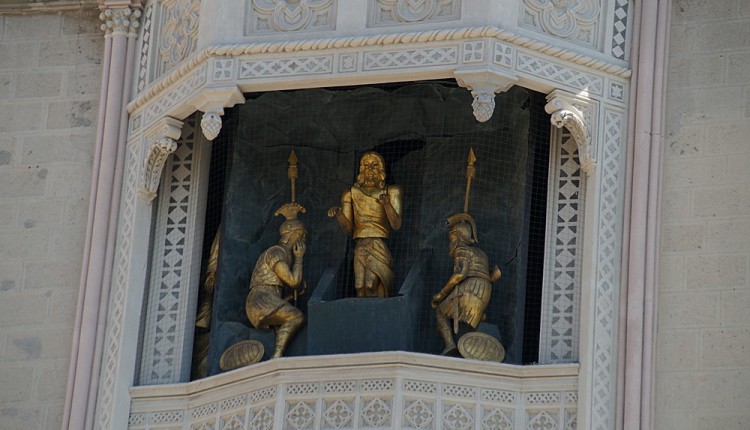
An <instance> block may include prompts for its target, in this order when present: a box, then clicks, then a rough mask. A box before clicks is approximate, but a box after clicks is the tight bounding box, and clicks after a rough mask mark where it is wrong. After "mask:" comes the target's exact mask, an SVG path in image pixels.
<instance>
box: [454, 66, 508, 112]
mask: <svg viewBox="0 0 750 430" xmlns="http://www.w3.org/2000/svg"><path fill="white" fill-rule="evenodd" d="M453 73H454V76H455V78H456V82H458V85H460V86H462V87H464V88H467V89H469V91H471V95H472V96H473V97H474V101H473V102H472V103H471V107H472V108H473V109H474V118H476V119H477V121H479V122H486V121H488V120H489V119H490V118H492V114H493V113H494V112H495V94H497V93H502V92H505V91H508V90H509V89H510V87H512V86H513V85H514V84H515V83H516V82H517V81H518V78H517V77H515V76H512V75H510V74H508V73H505V72H500V71H498V70H495V69H489V68H487V69H464V70H456V71H454V72H453Z"/></svg>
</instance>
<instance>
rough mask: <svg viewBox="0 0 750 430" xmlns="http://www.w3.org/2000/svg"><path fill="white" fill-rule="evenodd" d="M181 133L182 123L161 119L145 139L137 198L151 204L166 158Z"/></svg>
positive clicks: (175, 146) (173, 148)
mask: <svg viewBox="0 0 750 430" xmlns="http://www.w3.org/2000/svg"><path fill="white" fill-rule="evenodd" d="M181 133H182V121H179V120H176V119H174V118H169V117H166V118H163V119H162V120H160V121H159V122H158V123H157V124H156V125H155V126H154V127H152V130H151V132H147V137H146V145H147V148H146V157H145V160H144V162H143V175H142V176H141V181H140V188H139V189H138V198H140V199H141V200H143V201H144V202H146V203H151V201H153V200H154V197H156V193H157V191H158V190H159V183H160V182H161V173H162V170H164V164H165V163H166V162H167V157H169V155H170V154H172V153H173V152H174V151H175V150H176V149H177V142H175V141H176V140H177V139H179V138H180V134H181Z"/></svg>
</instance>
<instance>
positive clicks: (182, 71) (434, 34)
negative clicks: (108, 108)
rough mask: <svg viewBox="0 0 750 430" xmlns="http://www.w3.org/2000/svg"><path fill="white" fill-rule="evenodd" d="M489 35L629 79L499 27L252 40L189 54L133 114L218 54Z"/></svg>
mask: <svg viewBox="0 0 750 430" xmlns="http://www.w3.org/2000/svg"><path fill="white" fill-rule="evenodd" d="M481 38H489V39H495V40H498V41H503V42H508V43H511V44H512V45H514V46H516V47H517V48H525V49H526V50H528V51H531V52H536V53H538V54H543V55H546V56H550V57H551V58H555V59H559V60H562V61H564V62H566V63H569V64H571V65H578V66H582V67H584V68H586V69H589V70H594V71H598V72H601V73H605V74H608V75H612V76H614V77H618V78H622V79H629V78H630V76H631V70H630V69H629V68H627V67H624V66H621V65H617V64H614V63H610V62H607V61H604V60H601V59H599V58H595V57H591V56H589V55H586V54H583V53H580V52H575V51H571V50H567V49H564V48H561V47H560V46H558V45H556V44H553V43H549V42H542V41H539V40H536V39H533V38H530V37H527V36H521V35H518V34H516V33H513V32H511V31H507V30H503V29H501V28H499V27H493V26H486V27H462V28H455V29H444V30H430V31H422V32H405V33H395V34H379V35H373V36H356V37H333V38H325V39H305V40H294V41H284V42H268V43H248V44H236V45H217V46H212V47H208V48H205V49H203V50H201V51H198V52H196V53H195V54H193V55H191V56H190V57H188V58H187V59H186V60H185V61H183V63H182V64H181V65H179V66H177V67H176V68H175V69H174V70H173V71H172V72H170V73H167V74H165V75H163V76H161V77H160V78H159V80H158V81H156V82H154V83H153V85H151V86H150V87H148V88H147V89H146V90H145V91H144V92H142V93H141V94H140V95H139V96H138V97H137V98H136V99H135V100H133V101H132V102H131V103H130V104H129V105H128V111H129V112H130V113H133V112H135V111H136V110H138V109H140V108H141V107H142V106H144V105H146V104H148V103H149V101H150V100H152V99H154V98H156V97H158V96H159V94H161V93H162V92H164V91H165V90H168V89H169V87H170V86H172V85H174V84H175V83H176V82H178V81H180V80H181V79H182V78H184V77H185V76H188V75H190V74H191V73H192V72H194V71H195V70H196V69H197V68H199V67H201V66H202V65H205V64H206V62H207V60H208V59H210V58H214V57H239V56H247V55H253V56H254V55H259V54H284V55H290V54H291V53H294V52H300V53H301V52H307V51H322V50H330V49H346V48H365V47H367V48H374V47H385V46H392V45H394V46H395V45H410V44H423V43H434V42H447V41H460V40H467V39H481Z"/></svg>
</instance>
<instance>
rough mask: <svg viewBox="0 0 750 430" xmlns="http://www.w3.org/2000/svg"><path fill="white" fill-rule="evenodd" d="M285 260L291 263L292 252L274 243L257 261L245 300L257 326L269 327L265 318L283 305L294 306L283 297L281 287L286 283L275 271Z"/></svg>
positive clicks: (254, 324)
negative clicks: (275, 267) (277, 265)
mask: <svg viewBox="0 0 750 430" xmlns="http://www.w3.org/2000/svg"><path fill="white" fill-rule="evenodd" d="M281 261H284V262H285V263H286V264H288V265H289V264H291V262H292V256H291V253H287V252H286V251H285V250H284V248H283V247H281V246H279V245H274V246H272V247H270V248H268V249H267V250H265V251H263V253H262V254H261V255H260V257H259V258H258V261H257V262H256V263H255V268H254V269H253V275H252V277H251V279H250V293H249V294H248V295H247V300H246V302H245V312H246V313H247V318H248V319H249V320H250V322H251V323H252V324H253V326H254V327H256V328H261V329H267V328H268V325H267V324H265V322H264V320H265V319H266V318H267V317H268V316H270V315H272V314H273V313H274V312H276V311H278V310H279V309H281V308H282V307H285V306H289V307H293V306H292V305H290V304H289V303H287V302H286V301H284V300H283V299H282V298H281V288H282V287H284V286H285V285H286V284H285V283H284V281H282V280H281V278H279V276H278V275H277V274H276V272H275V271H274V266H276V264H278V263H279V262H281Z"/></svg>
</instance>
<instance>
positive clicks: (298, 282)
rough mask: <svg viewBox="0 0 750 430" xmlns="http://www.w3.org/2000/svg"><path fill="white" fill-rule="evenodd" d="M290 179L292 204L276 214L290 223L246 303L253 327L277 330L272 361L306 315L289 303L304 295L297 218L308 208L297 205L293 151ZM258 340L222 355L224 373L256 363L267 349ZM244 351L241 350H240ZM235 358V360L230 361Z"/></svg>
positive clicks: (303, 233) (262, 260)
mask: <svg viewBox="0 0 750 430" xmlns="http://www.w3.org/2000/svg"><path fill="white" fill-rule="evenodd" d="M288 174H289V179H290V180H291V183H292V201H291V202H290V203H286V204H284V205H283V206H282V207H280V208H279V209H278V210H277V211H276V213H275V215H276V216H278V215H283V216H284V218H286V221H284V222H283V223H281V227H279V233H280V235H281V239H280V240H279V243H278V244H276V245H273V246H271V247H270V248H268V249H266V250H265V251H263V252H262V253H261V254H260V257H258V260H257V262H256V263H255V268H254V269H253V274H252V276H251V277H250V292H249V294H248V295H247V300H246V301H245V312H246V313H247V318H248V319H249V320H250V323H252V325H253V327H255V328H258V329H269V328H273V329H274V330H275V331H276V346H275V349H274V351H273V354H272V355H271V358H272V359H273V358H278V357H281V356H282V355H283V354H284V350H285V349H286V347H287V345H288V344H289V341H291V339H292V337H294V335H295V334H296V333H297V332H298V331H299V329H300V328H302V325H303V324H304V323H305V316H304V315H303V314H302V311H300V310H299V309H297V308H296V307H294V306H293V305H292V304H290V303H289V301H291V300H295V301H296V299H297V295H298V294H299V293H300V290H302V292H304V288H305V283H304V282H303V281H302V263H303V259H304V255H305V250H306V249H307V248H306V245H305V241H306V239H307V229H305V224H304V223H303V222H302V221H300V220H299V219H297V214H299V213H305V212H306V209H305V208H304V207H303V206H302V205H300V204H299V203H297V202H296V191H295V180H296V179H297V156H296V154H295V153H294V151H292V154H291V155H290V156H289V170H288ZM286 287H289V288H291V289H292V290H294V294H292V295H289V296H287V297H285V296H283V295H282V292H283V290H284V288H286ZM259 345H260V343H259V342H257V341H242V342H239V343H238V344H235V345H233V346H231V347H229V348H228V349H227V351H225V352H224V354H222V358H221V359H220V363H224V364H223V365H222V366H221V367H222V370H230V369H234V368H237V367H241V366H246V365H249V364H253V363H256V362H258V361H260V359H261V358H262V356H263V348H262V345H260V346H259ZM238 348H239V349H240V351H238V350H237V349H238ZM231 357H234V359H230V358H231Z"/></svg>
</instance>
